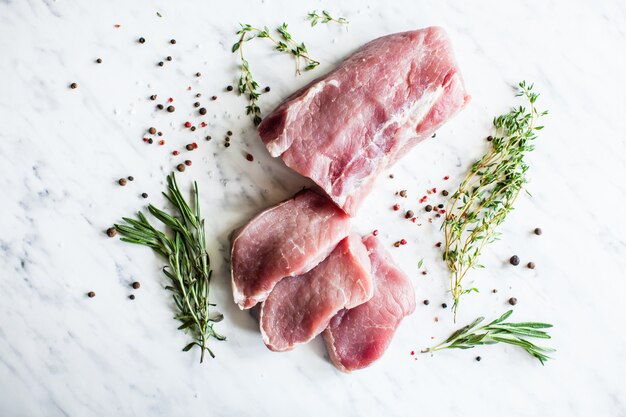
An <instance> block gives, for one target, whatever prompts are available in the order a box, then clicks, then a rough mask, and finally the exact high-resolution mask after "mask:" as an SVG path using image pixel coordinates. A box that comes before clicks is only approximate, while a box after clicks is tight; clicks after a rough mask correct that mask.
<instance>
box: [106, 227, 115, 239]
mask: <svg viewBox="0 0 626 417" xmlns="http://www.w3.org/2000/svg"><path fill="white" fill-rule="evenodd" d="M115 235H117V230H115V227H109V228H108V229H107V236H108V237H115Z"/></svg>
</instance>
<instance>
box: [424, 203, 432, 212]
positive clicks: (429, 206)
mask: <svg viewBox="0 0 626 417" xmlns="http://www.w3.org/2000/svg"><path fill="white" fill-rule="evenodd" d="M424 210H426V211H427V212H431V211H433V206H431V205H430V204H429V205H427V206H426V207H424Z"/></svg>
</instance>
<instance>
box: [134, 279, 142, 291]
mask: <svg viewBox="0 0 626 417" xmlns="http://www.w3.org/2000/svg"><path fill="white" fill-rule="evenodd" d="M132 285H133V288H134V289H136V290H137V289H139V287H141V283H140V282H139V281H135V282H133V284H132Z"/></svg>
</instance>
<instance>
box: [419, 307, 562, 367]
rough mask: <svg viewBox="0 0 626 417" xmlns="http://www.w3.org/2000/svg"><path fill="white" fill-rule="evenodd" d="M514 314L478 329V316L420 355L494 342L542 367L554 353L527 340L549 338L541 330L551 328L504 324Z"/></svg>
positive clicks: (511, 311) (504, 316)
mask: <svg viewBox="0 0 626 417" xmlns="http://www.w3.org/2000/svg"><path fill="white" fill-rule="evenodd" d="M511 314H513V310H509V311H507V312H506V313H504V314H503V315H502V316H500V317H499V318H497V319H495V320H493V321H492V322H491V323H489V324H486V325H484V326H481V327H477V326H478V325H479V324H480V323H482V322H483V321H484V320H485V318H484V317H478V318H477V319H476V320H474V321H473V322H472V323H470V324H468V325H467V326H463V327H461V328H460V329H458V330H457V331H455V332H454V333H452V334H451V335H450V337H448V338H447V339H446V340H444V341H443V342H441V343H440V344H438V345H436V346H433V347H431V348H428V349H425V350H423V351H422V352H423V353H425V352H436V351H438V350H443V349H471V348H474V347H476V346H481V345H492V344H496V343H506V344H509V345H514V346H519V347H521V348H522V349H524V350H525V351H526V352H527V353H528V354H530V355H532V356H533V357H535V358H536V359H537V360H539V362H541V364H542V365H544V364H545V362H546V361H547V360H548V359H552V358H551V357H550V356H548V353H551V352H556V350H554V349H552V348H547V347H543V346H538V345H535V344H534V343H532V342H530V341H529V340H528V339H527V338H537V339H550V335H549V334H548V333H547V332H546V331H544V330H540V329H548V328H551V327H552V325H551V324H548V323H538V322H524V323H508V322H505V320H506V319H507V318H509V317H510V316H511Z"/></svg>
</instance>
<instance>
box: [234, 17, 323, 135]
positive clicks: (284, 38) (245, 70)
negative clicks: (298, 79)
mask: <svg viewBox="0 0 626 417" xmlns="http://www.w3.org/2000/svg"><path fill="white" fill-rule="evenodd" d="M287 29H288V27H287V24H286V23H283V24H282V25H280V26H278V27H277V28H276V32H278V36H277V37H274V36H272V34H271V32H270V30H269V28H268V27H267V26H264V27H263V29H259V28H257V27H254V26H251V25H249V24H242V25H241V29H239V30H238V31H237V35H238V37H239V38H238V40H237V42H235V43H234V44H233V46H232V48H231V51H232V52H233V53H235V52H237V51H239V56H240V58H241V75H240V76H239V83H238V90H239V94H242V95H247V96H248V105H247V106H246V114H247V115H251V116H252V121H253V122H254V125H255V126H258V125H259V124H260V123H261V120H262V119H261V108H260V107H259V105H258V103H257V102H258V100H259V97H260V93H259V91H258V88H259V84H258V83H257V82H256V81H255V80H254V78H253V76H252V71H251V69H250V63H249V62H248V60H247V59H246V58H245V56H244V44H245V43H246V42H249V41H251V40H252V39H255V38H260V39H268V40H269V41H271V42H272V43H273V44H274V49H275V50H276V51H278V52H284V53H287V54H290V55H292V56H293V57H294V58H295V61H296V75H300V74H301V72H302V69H303V68H304V71H310V70H312V69H314V68H315V67H317V66H318V65H319V64H320V63H319V62H318V61H316V60H314V59H313V58H311V57H310V56H309V51H308V50H307V48H306V45H305V44H304V43H302V42H300V43H299V42H296V41H295V40H294V39H293V37H292V36H291V34H290V33H289V32H288V30H287ZM303 66H304V67H303Z"/></svg>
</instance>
